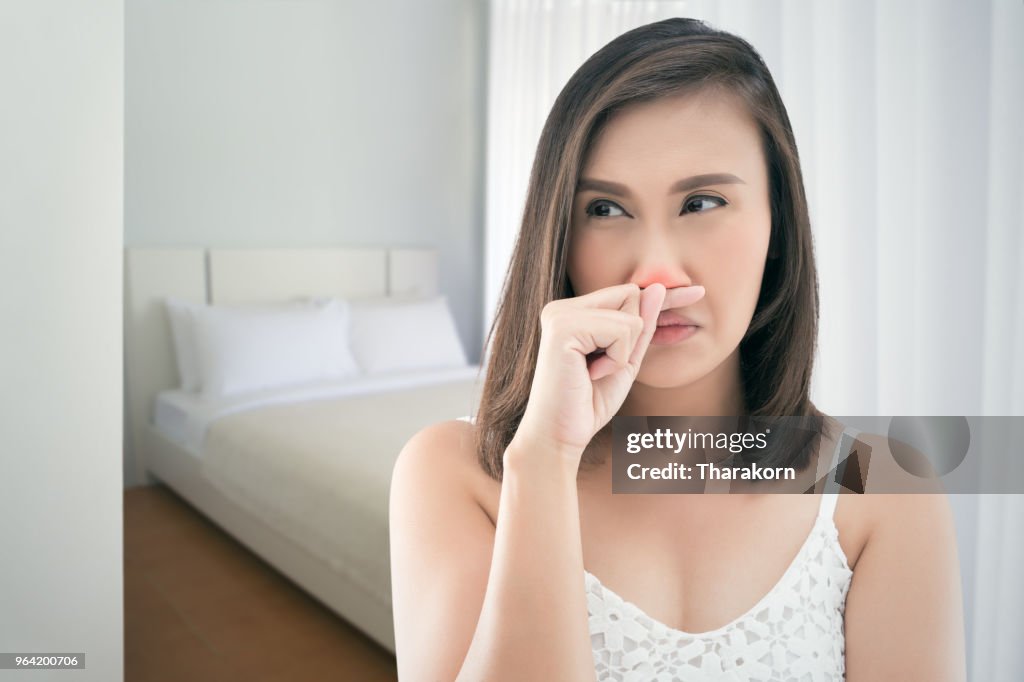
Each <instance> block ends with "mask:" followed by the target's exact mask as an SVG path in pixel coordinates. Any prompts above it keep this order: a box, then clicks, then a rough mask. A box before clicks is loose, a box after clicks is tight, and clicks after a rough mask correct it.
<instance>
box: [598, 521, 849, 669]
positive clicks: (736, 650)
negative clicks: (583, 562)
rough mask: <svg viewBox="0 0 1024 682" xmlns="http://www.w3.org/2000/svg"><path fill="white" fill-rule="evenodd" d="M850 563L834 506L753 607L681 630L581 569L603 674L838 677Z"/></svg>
mask: <svg viewBox="0 0 1024 682" xmlns="http://www.w3.org/2000/svg"><path fill="white" fill-rule="evenodd" d="M852 575H853V572H852V571H851V570H850V568H849V566H848V565H847V562H846V557H845V554H843V551H842V548H841V547H840V546H839V533H838V530H837V529H836V526H835V523H834V521H833V519H832V516H831V514H828V515H823V514H819V516H818V517H817V519H816V521H815V523H814V527H813V528H812V529H811V532H810V533H809V534H808V536H807V539H806V540H805V541H804V544H803V546H802V547H801V548H800V551H799V552H798V553H797V555H796V557H795V558H794V559H793V562H792V563H791V564H790V565H789V567H788V568H787V570H786V572H785V573H784V574H783V576H782V578H781V579H780V580H779V582H778V583H776V584H775V586H774V587H773V588H772V589H771V590H770V591H769V592H768V593H767V594H766V595H765V596H764V597H762V599H761V600H760V601H759V602H758V603H757V604H756V605H754V606H753V607H752V608H751V609H750V610H749V611H747V612H746V613H745V614H743V615H742V616H740V617H738V618H736V619H735V620H733V621H732V622H730V623H729V624H727V625H725V626H723V627H721V628H718V629H717V630H712V631H710V632H704V633H688V632H683V631H681V630H676V629H673V628H670V627H668V626H666V625H665V624H663V623H661V622H659V621H656V620H654V619H653V618H651V617H650V616H648V615H647V614H646V613H645V612H644V611H642V610H641V609H640V608H639V607H637V606H636V605H634V604H632V603H631V602H628V601H625V600H623V599H622V598H621V597H620V596H619V595H617V594H616V593H614V592H612V591H611V590H609V589H608V588H606V587H605V586H604V585H602V584H601V582H600V580H598V579H597V577H595V576H593V575H592V574H590V573H589V572H587V573H586V574H585V578H586V590H587V608H588V611H589V613H590V639H591V643H592V645H593V653H594V665H595V667H596V669H597V679H598V680H602V681H603V680H616V681H618V682H640V681H641V680H642V681H643V682H691V681H693V680H702V681H703V680H707V681H715V682H726V681H728V682H747V681H754V680H766V681H772V682H775V681H782V680H786V681H787V682H788V681H790V680H797V681H799V682H805V681H806V682H836V681H839V680H843V679H844V677H845V662H844V653H845V638H844V633H843V613H844V610H845V605H846V594H847V592H848V590H849V586H850V579H851V577H852Z"/></svg>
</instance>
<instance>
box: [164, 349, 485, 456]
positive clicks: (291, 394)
mask: <svg viewBox="0 0 1024 682" xmlns="http://www.w3.org/2000/svg"><path fill="white" fill-rule="evenodd" d="M479 370H480V367H479V365H469V366H466V367H451V368H445V369H427V370H417V371H402V372H395V373H386V374H374V375H363V376H359V377H354V378H349V379H344V380H341V381H319V382H314V383H309V384H302V385H297V386H289V387H286V388H274V389H268V390H261V391H253V392H251V393H246V394H243V395H232V396H227V397H224V398H204V397H203V396H202V395H200V394H198V393H191V392H186V391H181V390H168V391H161V392H160V393H159V394H158V395H157V397H156V401H155V405H154V410H153V422H154V424H155V425H156V427H157V429H159V430H160V432H161V433H163V434H164V435H165V436H167V437H168V438H170V439H172V440H174V441H175V442H177V443H179V444H180V445H182V446H183V447H184V448H185V449H186V450H188V451H189V452H190V453H192V454H193V455H195V456H196V457H202V453H203V443H204V441H205V439H206V431H207V429H208V428H209V426H210V424H211V423H213V422H214V421H216V420H217V419H219V418H221V417H224V416H226V415H229V414H235V413H238V412H244V411H246V410H252V409H256V408H259V407H265V406H268V405H282V404H288V403H300V402H304V401H311V400H324V399H328V398H343V397H346V396H357V395H369V394H373V393H381V392H384V391H394V390H399V389H403V388H414V387H416V386H425V385H429V384H442V383H446V382H450V381H462V380H466V379H474V378H476V377H477V373H478V372H479Z"/></svg>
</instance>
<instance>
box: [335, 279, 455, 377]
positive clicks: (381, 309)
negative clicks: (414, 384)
mask: <svg viewBox="0 0 1024 682" xmlns="http://www.w3.org/2000/svg"><path fill="white" fill-rule="evenodd" d="M349 308H350V314H351V327H350V335H351V337H350V338H351V344H352V354H353V355H355V358H356V361H357V362H358V363H359V366H360V368H362V370H363V372H365V373H367V374H371V373H377V372H391V371H397V370H408V369H428V368H441V367H462V366H466V365H468V364H469V363H468V361H467V360H466V353H465V351H464V350H463V348H462V343H461V342H460V341H459V335H458V332H457V331H456V329H455V320H454V319H452V313H451V310H450V309H449V307H448V300H447V298H446V297H445V296H436V297H432V298H424V299H398V300H389V299H367V300H357V299H356V300H350V301H349Z"/></svg>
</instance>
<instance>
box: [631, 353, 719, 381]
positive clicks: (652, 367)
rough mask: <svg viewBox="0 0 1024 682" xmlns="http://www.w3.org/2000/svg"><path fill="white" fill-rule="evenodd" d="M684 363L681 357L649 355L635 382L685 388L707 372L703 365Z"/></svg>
mask: <svg viewBox="0 0 1024 682" xmlns="http://www.w3.org/2000/svg"><path fill="white" fill-rule="evenodd" d="M684 363H685V361H682V362H680V359H679V358H672V357H663V358H652V357H651V356H650V355H648V356H647V357H646V358H644V362H643V364H642V365H641V366H640V371H639V372H637V375H636V381H635V383H638V384H643V385H644V386H647V387H649V388H685V387H687V386H689V385H691V384H693V383H696V382H697V381H698V380H699V379H700V378H701V377H703V376H704V375H705V374H707V372H706V371H705V369H704V368H703V367H694V366H693V365H692V364H690V363H685V364H684ZM686 364H689V366H686Z"/></svg>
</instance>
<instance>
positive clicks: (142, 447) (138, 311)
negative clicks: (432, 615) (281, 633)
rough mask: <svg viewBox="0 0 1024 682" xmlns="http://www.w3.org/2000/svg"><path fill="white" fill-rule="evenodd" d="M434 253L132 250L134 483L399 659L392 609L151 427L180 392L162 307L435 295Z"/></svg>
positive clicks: (129, 445) (130, 455) (128, 325)
mask: <svg viewBox="0 0 1024 682" xmlns="http://www.w3.org/2000/svg"><path fill="white" fill-rule="evenodd" d="M438 291H439V287H438V257H437V251H436V250H435V249H430V248H419V249H417V248H402V249H381V248H353V249H347V248H328V249H150V248H129V249H126V250H125V301H124V303H125V319H124V329H125V433H124V447H125V478H126V481H125V485H126V486H128V485H132V484H138V483H153V482H155V481H161V482H163V483H165V484H166V485H168V486H169V487H170V488H172V489H173V490H174V491H175V492H177V493H178V494H179V495H180V496H182V497H183V498H184V499H185V500H187V501H188V502H189V503H191V504H192V505H193V506H195V507H196V508H197V509H198V510H199V511H201V512H202V513H203V514H205V515H206V516H207V517H209V518H210V519H211V520H213V521H214V522H215V523H217V524H218V525H219V526H221V527H222V528H224V529H225V530H226V531H227V532H229V533H230V534H231V535H233V536H234V537H236V538H238V539H239V540H240V541H241V542H243V543H244V544H245V545H247V546H248V547H249V548H250V549H252V550H253V551H254V552H256V553H257V554H259V555H260V556H261V557H263V558H264V559H265V560H267V561H268V562H269V563H270V564H271V565H273V566H274V567H275V568H277V569H278V570H280V571H281V572H282V573H284V574H285V575H287V576H288V577H289V578H291V579H292V580H293V581H294V582H295V583H297V584H298V585H299V586H300V587H302V588H303V589H305V590H306V591H308V592H309V593H311V594H312V595H313V596H314V597H316V598H317V599H319V600H320V601H322V602H323V603H325V604H326V605H327V606H329V607H330V608H332V609H333V610H334V611H336V612H337V613H339V614H340V615H341V616H343V617H344V618H345V619H346V620H348V621H350V622H352V623H353V624H354V625H356V626H357V627H359V628H360V629H362V630H363V631H365V632H366V633H367V634H368V635H370V636H371V637H372V638H373V639H374V640H376V641H377V642H378V643H380V644H381V645H382V646H384V647H385V648H387V649H388V650H390V651H392V652H394V646H395V644H394V629H393V625H392V619H391V611H390V605H389V604H381V603H379V601H378V600H376V599H374V598H372V597H371V596H370V595H368V594H366V593H365V592H364V591H363V590H361V589H360V588H359V587H358V586H355V585H353V584H351V583H349V582H348V581H347V580H346V579H345V577H344V576H343V575H342V574H340V573H338V572H337V571H335V570H333V569H332V568H331V567H330V566H329V565H328V564H327V563H326V562H324V561H323V560H321V559H319V558H318V557H316V556H314V555H312V554H310V553H309V552H308V551H307V550H306V549H304V548H303V547H301V546H300V545H298V544H296V543H294V542H293V541H292V540H291V539H290V538H288V537H287V536H285V535H282V534H280V533H278V532H277V531H275V530H273V529H271V528H270V527H269V526H267V525H266V524H264V523H263V522H262V521H260V520H259V519H257V518H255V517H253V516H252V515H250V514H249V513H248V512H246V511H245V510H244V509H242V508H241V507H239V506H238V505H236V504H234V503H233V502H231V501H230V500H229V499H226V498H225V497H224V496H223V495H222V494H221V493H220V492H219V491H218V490H217V489H216V488H215V487H214V486H212V485H211V484H210V483H208V482H207V480H206V479H205V478H204V477H203V476H202V475H201V474H200V463H199V460H198V459H196V457H195V456H194V455H192V454H190V453H188V452H187V451H185V450H184V449H183V448H182V447H180V446H179V445H178V444H176V443H175V442H174V441H172V440H170V439H168V438H167V437H165V436H164V435H163V434H161V433H160V432H159V431H158V430H156V429H155V428H154V427H153V425H152V422H151V415H152V412H153V401H154V399H155V397H156V395H157V393H159V392H160V391H162V390H165V389H169V388H175V387H176V386H177V381H178V377H177V368H176V365H175V360H174V351H173V345H172V341H171V333H170V325H169V323H168V320H167V315H166V312H165V310H164V304H163V300H164V298H165V297H167V296H173V297H176V298H179V299H182V300H186V301H191V302H195V303H200V302H207V303H215V304H236V303H252V302H270V301H287V300H290V299H294V298H295V297H298V296H341V297H345V296H349V297H358V296H410V295H423V296H427V295H434V294H437V293H438Z"/></svg>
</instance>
